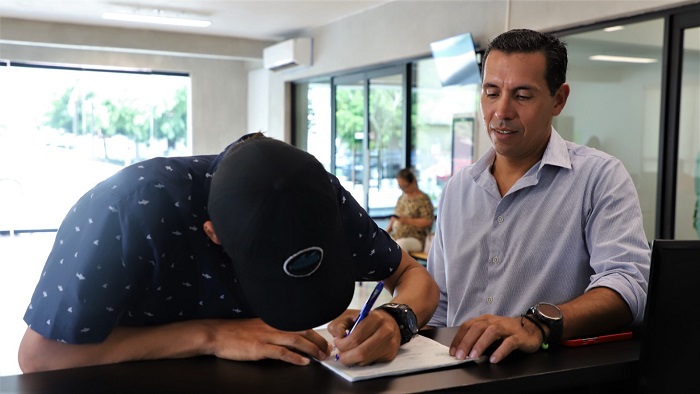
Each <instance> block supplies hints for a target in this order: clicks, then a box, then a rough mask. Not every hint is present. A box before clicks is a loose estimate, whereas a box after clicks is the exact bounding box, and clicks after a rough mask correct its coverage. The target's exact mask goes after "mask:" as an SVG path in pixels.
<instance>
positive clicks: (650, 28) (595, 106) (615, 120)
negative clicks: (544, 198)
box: [553, 19, 697, 241]
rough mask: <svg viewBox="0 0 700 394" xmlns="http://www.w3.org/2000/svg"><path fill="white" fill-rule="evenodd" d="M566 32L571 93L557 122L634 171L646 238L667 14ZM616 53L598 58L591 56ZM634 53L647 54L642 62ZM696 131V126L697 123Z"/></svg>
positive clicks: (651, 222)
mask: <svg viewBox="0 0 700 394" xmlns="http://www.w3.org/2000/svg"><path fill="white" fill-rule="evenodd" d="M623 27H624V28H623V29H621V30H616V31H611V32H606V31H604V30H602V29H601V30H595V31H591V32H586V33H580V34H574V35H570V36H566V37H563V39H564V41H566V42H567V44H568V51H569V71H568V82H569V84H570V85H571V95H570V96H569V100H568V102H567V104H566V107H565V108H564V111H563V112H562V114H561V115H560V116H558V117H556V118H555V119H554V124H553V125H554V128H555V129H556V130H557V132H559V134H561V135H562V137H564V139H566V140H569V141H573V142H576V143H578V144H585V145H589V146H592V147H595V148H597V149H600V150H603V151H605V152H607V153H609V154H611V155H613V156H615V157H617V158H619V159H620V160H621V161H622V162H623V163H624V165H625V168H626V169H627V171H629V173H630V174H631V176H632V179H633V180H634V183H635V186H636V187H637V193H638V194H639V200H640V204H641V208H642V215H643V218H644V230H645V232H646V236H647V239H648V240H649V241H651V240H652V239H653V237H654V226H655V221H656V188H657V173H658V162H659V127H660V118H659V113H660V108H661V71H662V70H661V57H662V45H663V43H662V38H663V20H662V19H655V20H651V21H646V22H641V23H633V24H627V25H623ZM600 56H604V57H603V58H602V59H611V57H612V59H614V60H616V61H599V60H593V59H601V57H600ZM636 59H646V60H644V62H642V63H635V62H632V61H639V60H636ZM695 130H696V133H697V127H696V128H695Z"/></svg>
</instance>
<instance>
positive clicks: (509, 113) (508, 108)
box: [494, 96, 515, 119]
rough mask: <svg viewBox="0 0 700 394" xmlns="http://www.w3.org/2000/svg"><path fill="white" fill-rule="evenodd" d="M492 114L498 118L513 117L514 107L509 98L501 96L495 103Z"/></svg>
mask: <svg viewBox="0 0 700 394" xmlns="http://www.w3.org/2000/svg"><path fill="white" fill-rule="evenodd" d="M495 105H496V110H495V111H494V115H495V116H496V118H498V119H513V118H514V117H515V107H514V106H513V102H512V100H511V99H510V98H508V97H505V96H501V97H500V98H499V99H498V101H497V102H496V103H495Z"/></svg>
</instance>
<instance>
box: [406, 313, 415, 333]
mask: <svg viewBox="0 0 700 394" xmlns="http://www.w3.org/2000/svg"><path fill="white" fill-rule="evenodd" d="M406 315H408V316H407V317H408V319H406V320H408V329H409V330H411V332H412V333H414V334H416V333H418V321H417V320H416V314H415V313H413V312H412V311H407V313H406Z"/></svg>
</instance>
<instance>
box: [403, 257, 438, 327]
mask: <svg viewBox="0 0 700 394" xmlns="http://www.w3.org/2000/svg"><path fill="white" fill-rule="evenodd" d="M402 253H403V255H402V259H401V265H400V266H399V269H402V268H403V267H405V269H404V270H403V271H402V272H401V273H402V274H401V275H400V276H399V277H398V280H397V282H396V286H395V287H394V288H393V289H394V290H393V295H394V299H393V300H392V302H396V303H400V304H406V305H408V306H410V307H411V309H413V312H414V313H415V314H416V317H417V318H418V325H419V326H420V327H422V326H423V325H425V324H427V323H428V321H430V318H431V317H432V316H433V313H434V312H435V308H437V304H438V301H439V299H440V296H439V289H438V287H437V284H436V283H435V281H434V280H433V279H432V278H431V277H430V274H428V271H427V270H426V269H425V268H424V267H423V266H421V265H420V264H418V263H417V262H416V261H415V260H414V259H413V258H412V257H411V256H409V255H408V253H406V252H405V251H402Z"/></svg>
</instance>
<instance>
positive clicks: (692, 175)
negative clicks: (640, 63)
mask: <svg viewBox="0 0 700 394" xmlns="http://www.w3.org/2000/svg"><path fill="white" fill-rule="evenodd" d="M682 67H683V70H682V74H681V106H680V107H681V110H680V123H679V127H680V129H679V133H678V173H677V177H676V180H677V185H676V220H675V222H676V224H675V231H674V238H676V239H700V212H698V210H700V116H699V115H700V27H696V28H693V29H687V30H685V31H684V34H683V66H682Z"/></svg>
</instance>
